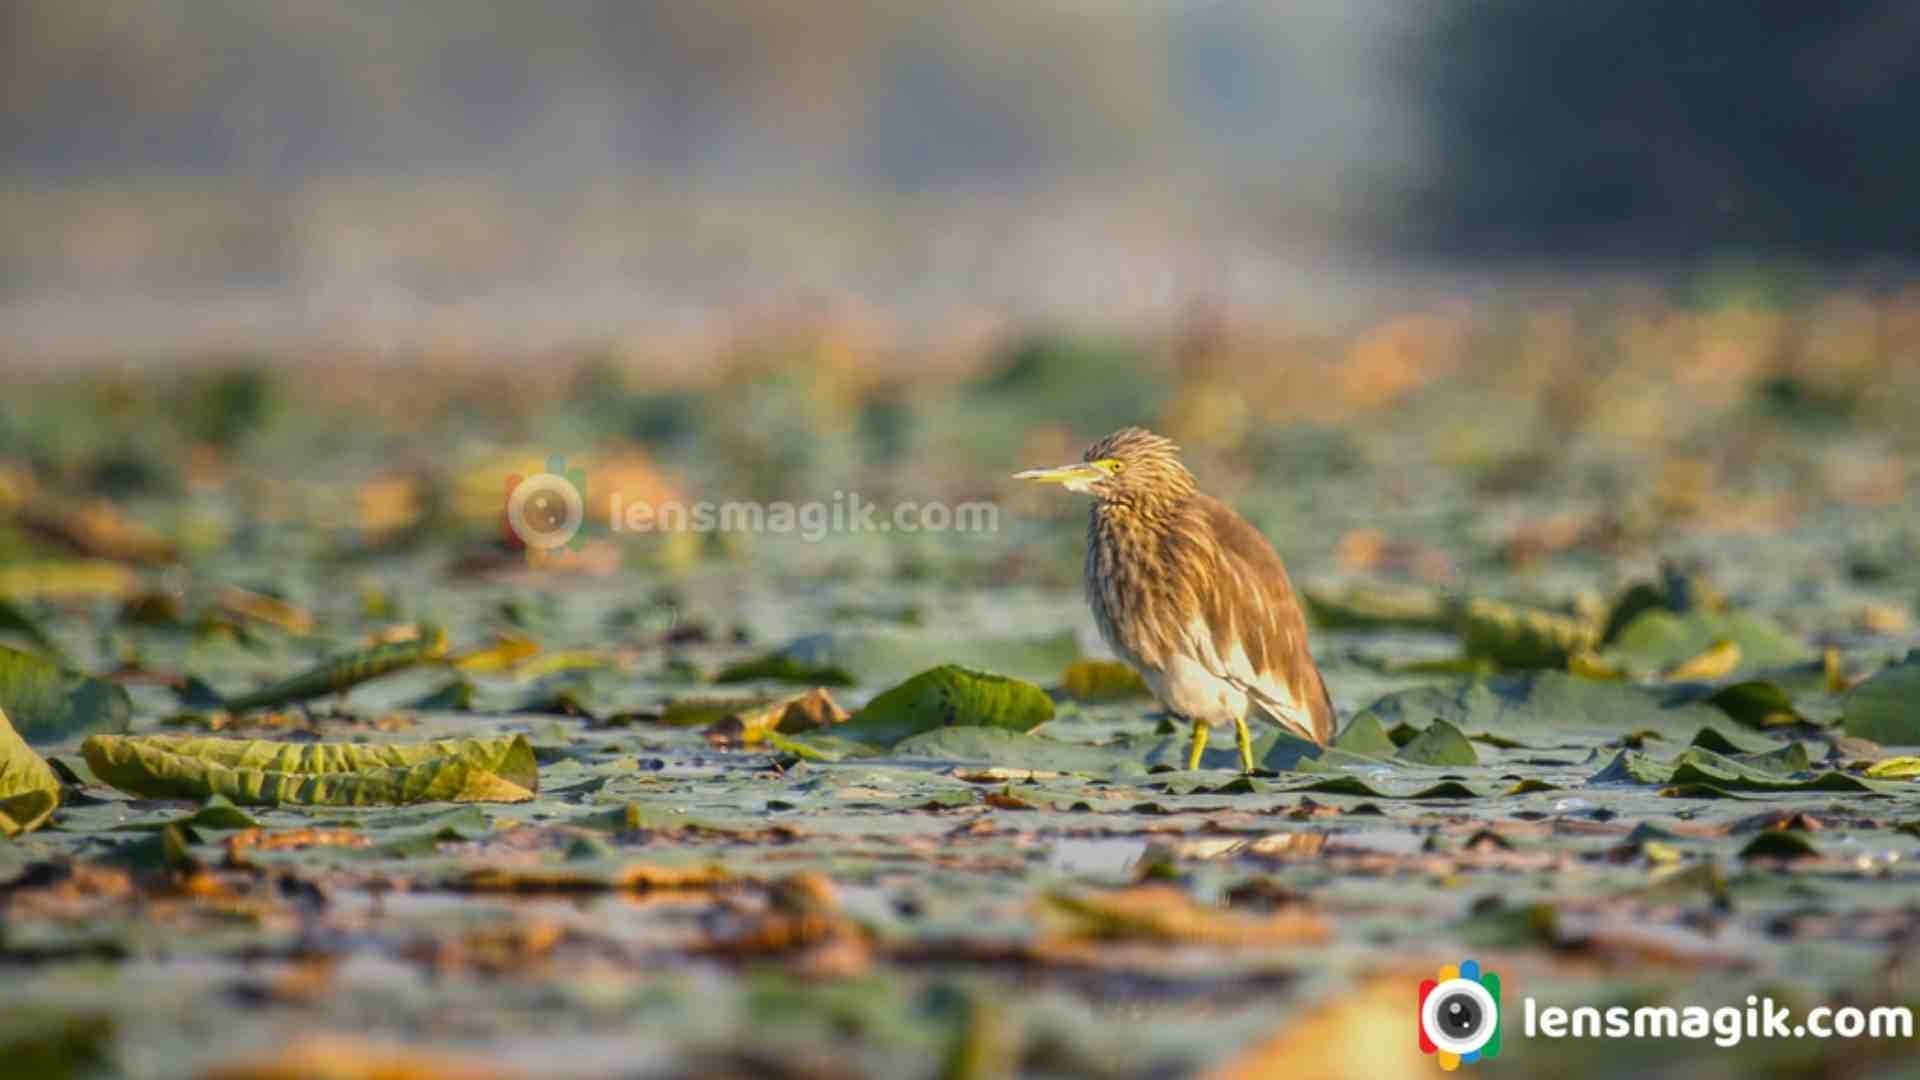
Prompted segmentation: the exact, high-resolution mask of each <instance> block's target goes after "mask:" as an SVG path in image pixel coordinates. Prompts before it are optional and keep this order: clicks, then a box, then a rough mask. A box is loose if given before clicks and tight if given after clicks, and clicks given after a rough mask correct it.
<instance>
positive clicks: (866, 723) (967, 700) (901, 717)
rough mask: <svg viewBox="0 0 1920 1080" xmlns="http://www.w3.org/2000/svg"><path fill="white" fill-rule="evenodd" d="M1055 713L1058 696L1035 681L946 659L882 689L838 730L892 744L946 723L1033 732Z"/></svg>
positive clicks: (864, 739)
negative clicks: (964, 666) (947, 661)
mask: <svg viewBox="0 0 1920 1080" xmlns="http://www.w3.org/2000/svg"><path fill="white" fill-rule="evenodd" d="M1051 719H1053V699H1052V698H1050V697H1048V696H1047V693H1046V691H1044V690H1042V689H1040V688H1039V687H1037V686H1035V685H1033V684H1032V683H1029V682H1023V681H1021V680H1019V679H1012V678H1008V677H1007V676H1004V675H992V674H988V673H987V672H984V671H974V670H971V669H969V668H963V667H959V666H957V665H954V664H943V665H941V666H940V667H936V668H932V669H929V670H927V671H923V672H921V673H920V674H918V675H915V676H914V677H913V678H911V679H908V680H907V681H906V682H903V683H901V684H900V685H898V686H896V687H894V688H892V689H891V690H887V691H884V692H882V693H881V694H880V695H878V696H877V697H875V698H874V699H873V700H872V701H869V702H868V703H867V706H866V708H864V709H861V710H860V711H859V712H858V713H855V714H854V716H853V718H852V719H850V720H848V721H847V722H846V723H845V724H842V725H840V727H839V728H838V730H837V731H836V732H835V734H838V735H841V736H844V737H846V738H849V739H854V740H856V741H860V742H870V743H875V744H878V745H880V746H892V745H893V744H895V743H897V742H899V741H900V740H902V739H905V738H908V737H910V736H913V735H918V734H921V733H923V732H927V731H933V730H936V729H938V728H943V727H991V728H1001V729H1003V730H1006V731H1019V732H1028V731H1032V730H1033V729H1034V728H1037V727H1039V726H1040V725H1041V724H1044V723H1046V722H1047V721H1049V720H1051Z"/></svg>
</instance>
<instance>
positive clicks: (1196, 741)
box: [1187, 720, 1213, 771]
mask: <svg viewBox="0 0 1920 1080" xmlns="http://www.w3.org/2000/svg"><path fill="white" fill-rule="evenodd" d="M1212 730H1213V729H1212V728H1209V727H1208V726H1207V723H1206V721H1204V720H1195V721H1194V722H1193V749H1192V751H1190V752H1189V753H1188V754H1187V769H1188V771H1192V770H1194V769H1197V768H1199V767H1200V755H1201V754H1202V753H1204V752H1205V751H1206V749H1207V735H1208V733H1209V732H1211V731H1212Z"/></svg>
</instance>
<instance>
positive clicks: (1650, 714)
mask: <svg viewBox="0 0 1920 1080" xmlns="http://www.w3.org/2000/svg"><path fill="white" fill-rule="evenodd" d="M1368 710H1369V711H1371V712H1373V713H1374V714H1376V715H1377V716H1378V718H1379V719H1380V721H1381V722H1382V723H1383V724H1399V723H1403V722H1404V723H1411V724H1414V725H1415V726H1421V725H1424V724H1426V723H1428V722H1429V721H1432V720H1436V719H1438V720H1445V721H1447V722H1448V723H1450V724H1452V725H1453V726H1455V727H1457V728H1459V729H1461V730H1462V731H1468V732H1490V733H1493V734H1512V733H1514V732H1523V731H1524V732H1550V731H1556V730H1586V731H1612V732H1628V731H1640V730H1650V731H1655V732H1659V733H1661V734H1662V735H1666V736H1668V737H1670V738H1673V739H1675V740H1679V739H1683V738H1688V737H1691V736H1692V734H1693V733H1694V731H1696V730H1697V729H1698V728H1699V727H1700V726H1701V725H1702V724H1705V723H1709V722H1711V721H1713V720H1716V719H1719V718H1720V717H1721V716H1722V714H1721V713H1720V712H1718V711H1716V710H1713V709H1709V708H1705V707H1703V706H1698V705H1687V706H1681V707H1679V708H1671V709H1670V708H1664V707H1662V706H1661V704H1660V701H1659V699H1658V697H1656V696H1655V694H1653V693H1652V692H1650V691H1647V690H1643V689H1641V688H1639V687H1636V686H1632V685H1630V684H1627V683H1618V682H1599V681H1595V680H1592V679H1582V678H1578V677H1576V676H1573V675H1568V674H1566V673H1565V672H1560V671H1533V672H1518V673H1514V674H1510V675H1496V676H1493V677H1491V678H1487V679H1476V680H1472V681H1469V682H1464V683H1456V684H1454V685H1452V686H1428V687H1418V688H1415V689H1412V690H1403V691H1400V692H1398V693H1394V694H1389V695H1387V696H1386V697H1384V698H1381V699H1380V700H1379V701H1376V702H1374V703H1373V704H1372V705H1371V706H1369V707H1368Z"/></svg>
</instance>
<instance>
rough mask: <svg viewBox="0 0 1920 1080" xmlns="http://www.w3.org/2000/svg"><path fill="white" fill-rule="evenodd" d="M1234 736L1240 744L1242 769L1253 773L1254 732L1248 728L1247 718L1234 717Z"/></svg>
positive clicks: (1244, 771)
mask: <svg viewBox="0 0 1920 1080" xmlns="http://www.w3.org/2000/svg"><path fill="white" fill-rule="evenodd" d="M1233 737H1234V740H1235V741H1236V742H1238V743H1239V744H1240V771H1241V772H1243V773H1247V774H1248V775H1251V774H1252V773H1253V732H1251V731H1248V730H1247V718H1246V717H1244V716H1236V717H1234V718H1233Z"/></svg>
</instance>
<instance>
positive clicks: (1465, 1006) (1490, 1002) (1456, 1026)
mask: <svg viewBox="0 0 1920 1080" xmlns="http://www.w3.org/2000/svg"><path fill="white" fill-rule="evenodd" d="M1419 1020H1420V1052H1421V1053H1423V1054H1438V1055H1439V1057H1440V1067H1441V1068H1442V1069H1445V1070H1446V1071H1448V1072H1452V1071H1453V1070H1455V1069H1458V1068H1459V1067H1460V1066H1461V1065H1462V1064H1468V1065H1471V1064H1473V1063H1474V1062H1476V1061H1479V1060H1480V1059H1482V1058H1493V1057H1499V1056H1500V976H1499V975H1496V974H1495V973H1493V972H1491V971H1481V970H1480V965H1479V964H1478V963H1476V962H1475V961H1472V960H1462V961H1461V962H1460V963H1459V964H1458V965H1455V964H1448V965H1447V966H1445V967H1443V968H1441V969H1440V977H1439V978H1437V979H1422V980H1421V981H1420V1014H1419Z"/></svg>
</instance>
